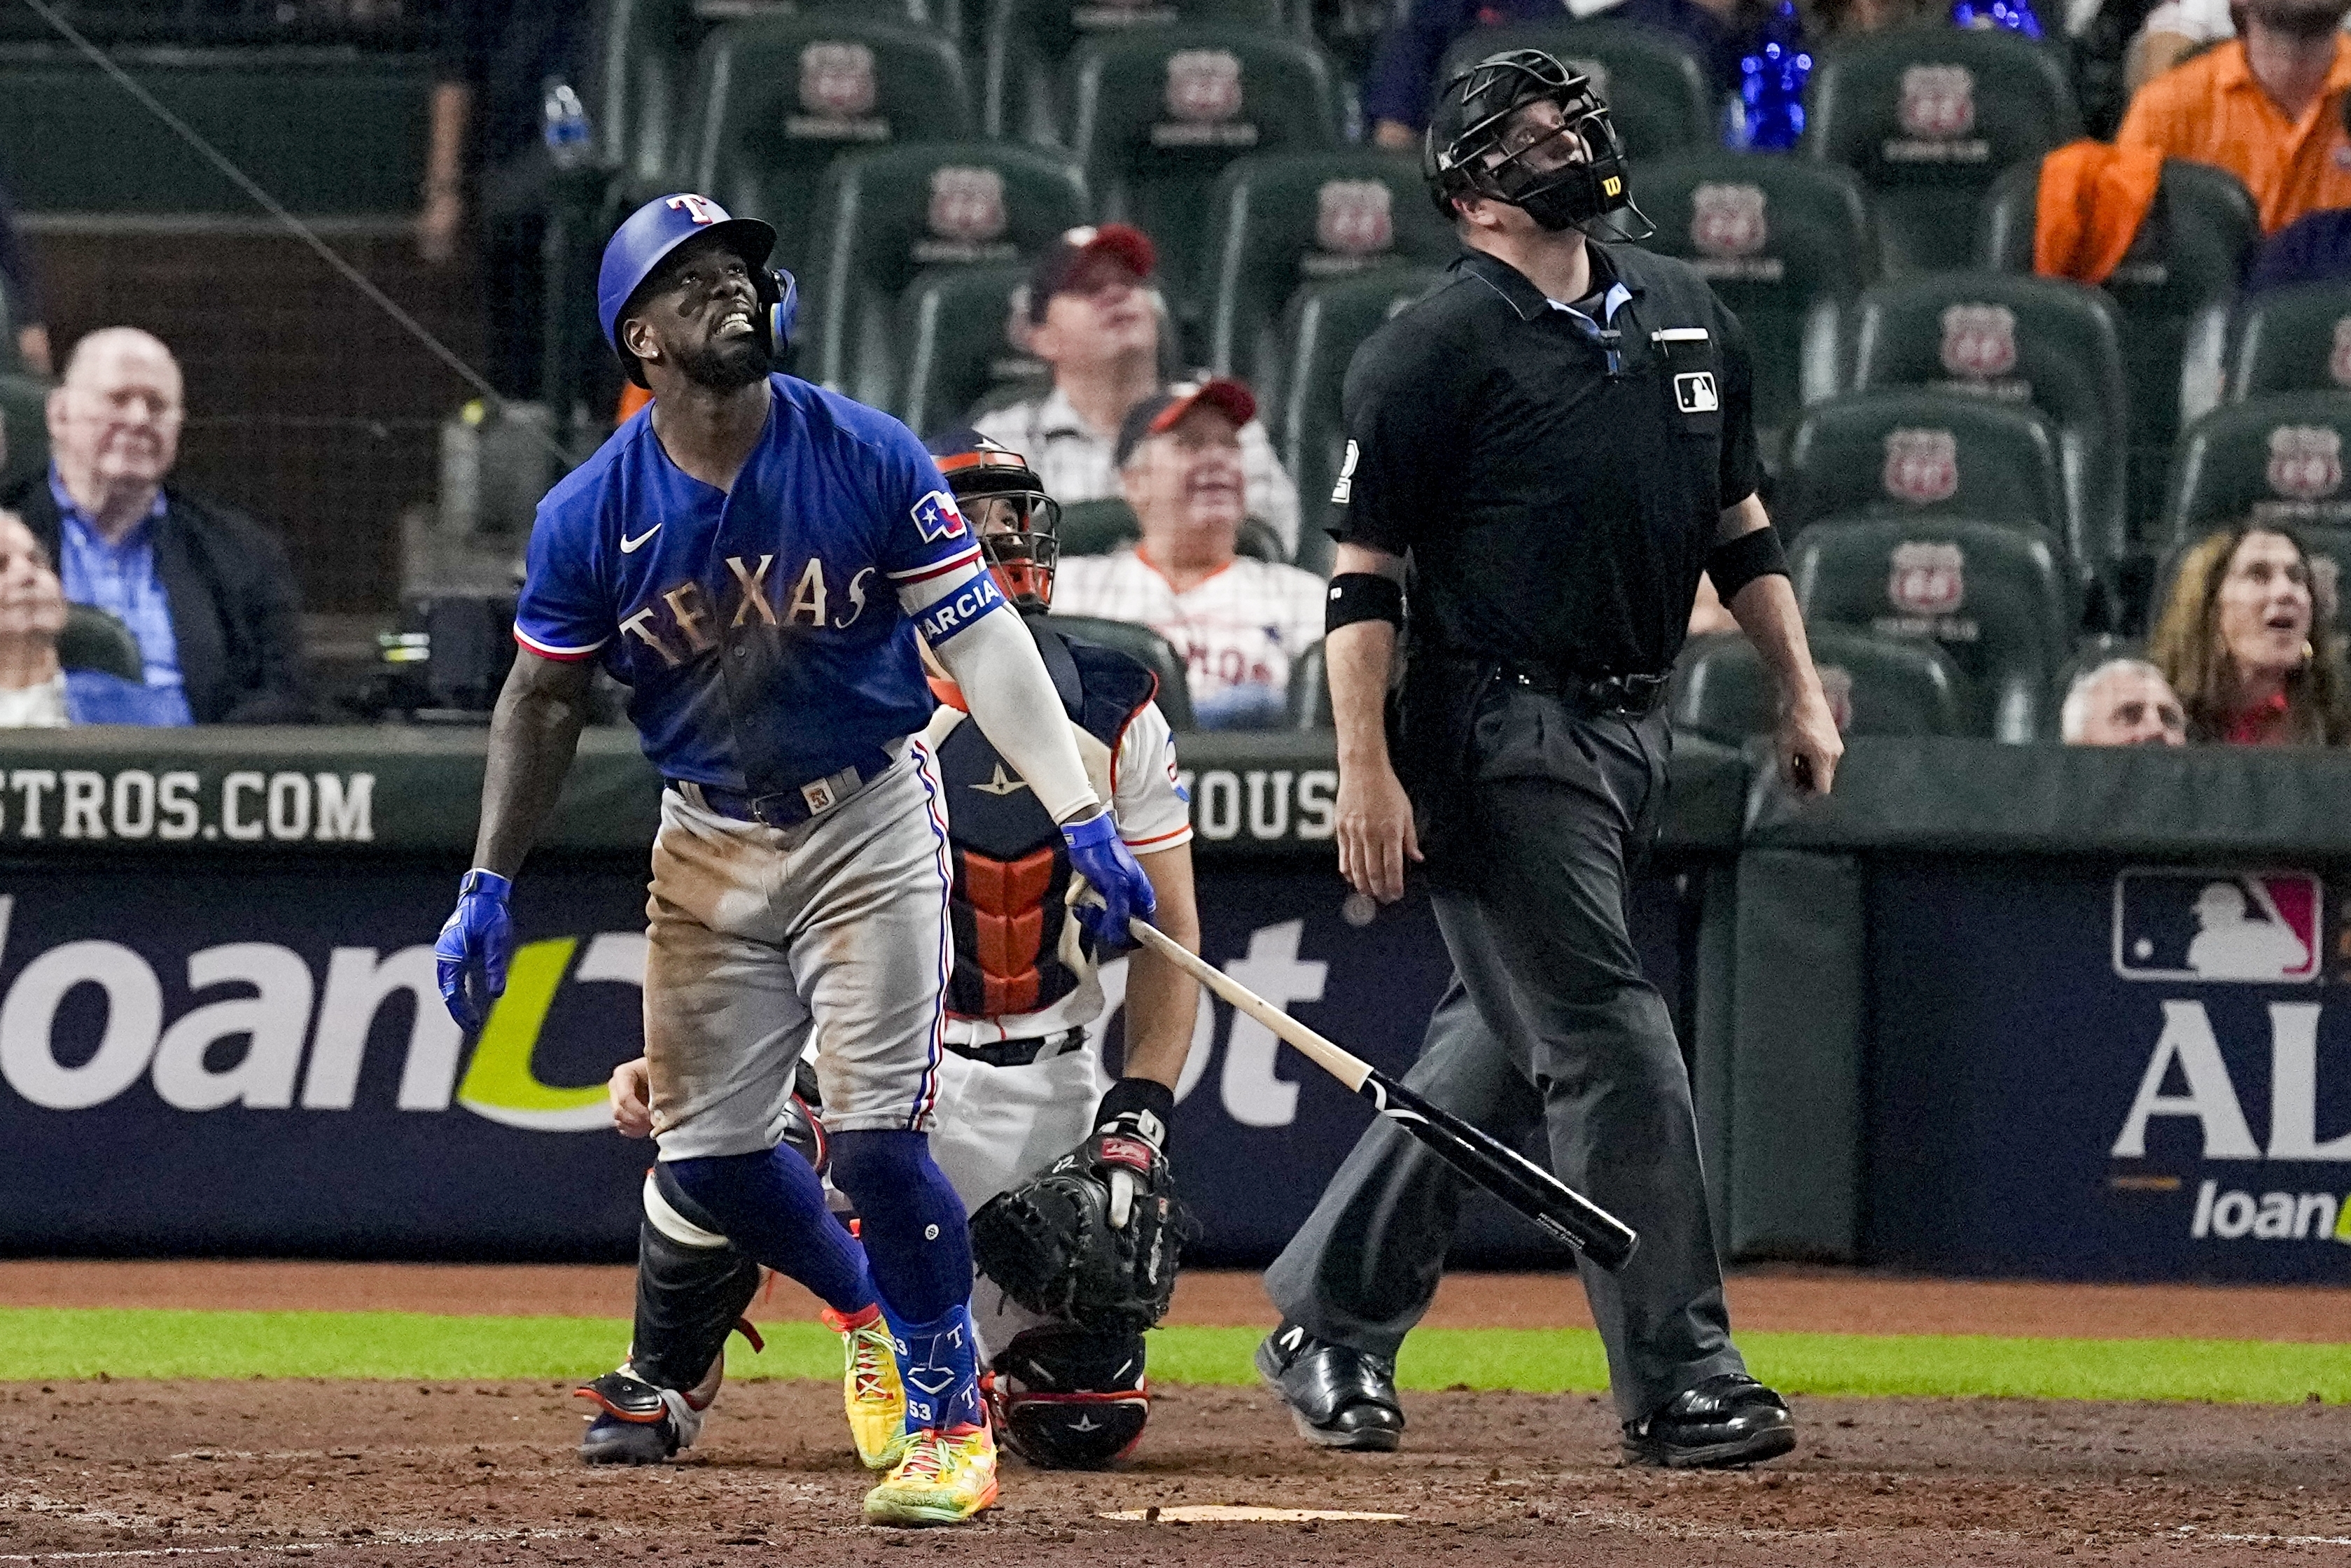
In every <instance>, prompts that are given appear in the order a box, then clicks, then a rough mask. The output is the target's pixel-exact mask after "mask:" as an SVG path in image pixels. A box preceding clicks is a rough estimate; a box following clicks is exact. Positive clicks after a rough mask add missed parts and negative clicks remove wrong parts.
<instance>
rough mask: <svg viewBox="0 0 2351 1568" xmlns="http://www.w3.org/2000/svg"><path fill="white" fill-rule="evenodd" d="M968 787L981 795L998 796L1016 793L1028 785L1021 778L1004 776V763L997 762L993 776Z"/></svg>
mask: <svg viewBox="0 0 2351 1568" xmlns="http://www.w3.org/2000/svg"><path fill="white" fill-rule="evenodd" d="M970 788H971V789H977V790H978V791H979V792H980V793H981V794H983V795H995V796H998V797H999V798H1000V797H1003V796H1006V795H1018V794H1019V793H1020V791H1021V790H1023V789H1027V788H1029V786H1028V783H1027V782H1026V781H1025V780H1023V779H1008V778H1006V777H1005V775H1004V764H1002V763H1001V762H999V763H998V764H997V765H996V777H995V778H993V779H989V780H988V781H987V783H985V784H974V785H971V786H970Z"/></svg>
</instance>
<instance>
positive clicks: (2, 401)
mask: <svg viewBox="0 0 2351 1568" xmlns="http://www.w3.org/2000/svg"><path fill="white" fill-rule="evenodd" d="M48 402H49V387H48V383H47V382H43V381H39V380H37V379H36V378H34V377H32V376H27V375H8V374H0V443H5V460H4V461H0V496H5V495H12V494H14V493H15V492H16V487H17V486H20V485H23V484H26V482H28V481H30V480H31V479H32V478H33V477H34V476H37V475H39V474H43V473H46V472H47V469H48V466H49V421H48Z"/></svg>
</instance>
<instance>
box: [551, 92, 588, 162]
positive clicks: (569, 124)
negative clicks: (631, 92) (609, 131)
mask: <svg viewBox="0 0 2351 1568" xmlns="http://www.w3.org/2000/svg"><path fill="white" fill-rule="evenodd" d="M542 110H543V114H544V118H545V120H546V134H547V157H548V162H551V163H553V164H554V165H555V166H556V167H557V168H558V169H560V170H565V171H567V172H568V171H569V170H573V169H577V168H580V166H582V165H583V164H585V163H586V162H588V158H589V153H590V148H589V145H588V110H586V109H584V108H582V107H581V106H580V95H579V94H578V93H576V92H574V91H572V90H571V84H570V83H569V82H568V81H565V80H564V79H563V78H560V77H549V78H547V97H546V99H545V102H544V104H543V106H542Z"/></svg>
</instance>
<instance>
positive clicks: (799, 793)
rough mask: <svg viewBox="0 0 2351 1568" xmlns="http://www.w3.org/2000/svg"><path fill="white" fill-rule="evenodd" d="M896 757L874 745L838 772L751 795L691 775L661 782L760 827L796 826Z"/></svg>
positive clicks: (865, 781) (878, 774) (698, 803)
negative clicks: (795, 785) (705, 781)
mask: <svg viewBox="0 0 2351 1568" xmlns="http://www.w3.org/2000/svg"><path fill="white" fill-rule="evenodd" d="M895 760H896V758H893V757H892V756H891V754H890V753H889V752H887V751H884V750H883V749H882V748H881V747H878V746H877V747H874V748H873V749H872V751H870V752H868V753H867V754H866V755H865V756H864V757H862V758H859V759H858V760H857V761H855V762H852V763H851V764H850V765H849V766H848V767H846V768H842V769H841V771H839V772H838V773H828V774H826V775H825V776H824V777H823V778H821V779H810V780H809V781H808V782H807V783H805V784H802V785H799V787H798V788H796V789H778V790H776V791H775V792H774V793H772V794H768V795H754V794H751V793H749V792H748V791H747V790H742V789H726V787H724V786H723V785H718V784H696V783H695V781H694V780H693V779H666V780H664V782H665V783H667V784H668V785H669V787H670V788H671V789H674V790H676V791H677V792H678V793H679V794H681V795H683V796H684V797H685V798H686V800H689V801H691V802H692V803H693V804H695V805H696V806H699V807H701V808H702V809H703V810H706V811H716V812H717V813H718V815H720V816H722V817H732V818H734V819H735V820H736V821H738V822H757V823H758V824H759V825H760V826H761V827H763V828H796V827H798V826H799V825H800V824H801V823H802V822H805V821H808V820H809V819H810V818H811V817H821V816H823V815H824V814H825V813H826V812H827V811H830V810H832V809H833V808H834V807H836V806H838V805H840V804H841V803H842V802H843V801H845V800H848V799H849V798H850V797H851V796H852V795H854V794H856V793H857V792H858V791H859V790H860V789H864V788H865V786H867V785H868V784H871V783H872V782H873V780H875V779H879V778H881V777H882V775H883V774H884V773H887V772H888V771H889V770H890V766H891V764H892V763H893V761H895Z"/></svg>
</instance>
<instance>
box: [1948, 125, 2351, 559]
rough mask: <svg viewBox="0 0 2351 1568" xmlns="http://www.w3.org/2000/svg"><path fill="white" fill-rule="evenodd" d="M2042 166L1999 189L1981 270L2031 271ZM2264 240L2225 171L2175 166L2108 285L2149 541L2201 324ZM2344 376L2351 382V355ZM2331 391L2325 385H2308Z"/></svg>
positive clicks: (2136, 521)
mask: <svg viewBox="0 0 2351 1568" xmlns="http://www.w3.org/2000/svg"><path fill="white" fill-rule="evenodd" d="M2040 196H2041V165H2040V164H2039V163H2038V162H2023V163H2019V164H2017V165H2015V166H2014V167H2013V168H2011V169H2010V170H2009V171H2008V172H2006V173H2004V174H2002V175H2001V177H2000V179H1999V180H1998V181H1996V182H1995V183H1993V185H1992V189H1991V195H1990V196H1989V197H1988V198H1986V200H1985V203H1984V210H1983V215H1982V219H1981V221H1980V225H1979V226H1978V229H1977V236H1976V240H1977V243H1976V250H1977V255H1978V258H1979V260H1980V264H1981V265H1982V266H1984V267H1989V268H1991V270H1993V271H1995V272H2016V273H2030V272H2031V271H2032V233H2033V219H2034V209H2035V206H2036V205H2037V204H2038V203H2039V200H2040ZM2261 238H2262V225H2261V217H2260V214H2258V213H2256V212H2255V211H2254V209H2253V199H2252V196H2250V195H2248V194H2247V193H2246V192H2245V187H2244V186H2243V185H2242V184H2241V183H2239V182H2238V180H2237V177H2236V176H2235V175H2233V174H2231V173H2229V172H2227V171H2226V170H2222V169H2215V168H2212V167H2210V166H2209V165H2207V164H2203V163H2190V162H2187V161H2186V160H2184V159H2179V158H2173V159H2168V160H2167V161H2166V162H2165V163H2164V165H2163V183H2162V184H2161V185H2160V186H2158V188H2157V191H2156V197H2155V205H2154V207H2153V208H2152V209H2151V210H2149V212H2148V213H2147V220H2146V221H2145V222H2144V223H2142V224H2140V225H2139V230H2138V235H2137V237H2136V238H2135V239H2133V240H2132V241H2131V247H2130V249H2129V251H2128V252H2127V253H2126V254H2125V255H2124V256H2123V260H2122V265H2121V266H2119V267H2116V269H2115V273H2114V276H2113V277H2109V278H2107V279H2106V281H2105V283H2104V284H2102V285H2100V287H2102V288H2104V289H2105V294H2106V298H2109V299H2111V300H2113V301H2114V304H2115V316H2116V321H2117V323H2118V324H2119V325H2120V327H2121V329H2122V350H2123V376H2124V379H2125V380H2126V382H2128V384H2129V386H2130V388H2131V392H2132V397H2131V405H2130V427H2129V430H2128V431H2127V433H2126V442H2127V452H2128V459H2127V462H2128V473H2129V484H2130V494H2129V499H2128V501H2127V503H2126V507H2127V510H2128V514H2129V520H2130V524H2131V530H2132V532H2133V533H2134V534H2137V533H2140V532H2143V531H2144V529H2145V526H2146V524H2147V523H2148V522H2150V521H2152V520H2153V519H2154V517H2155V516H2156V514H2157V512H2158V511H2159V510H2160V509H2161V507H2162V504H2163V480H2164V474H2165V471H2166V469H2167V468H2168V466H2169V465H2170V458H2171V444H2172V443H2173V442H2174V441H2176V440H2178V439H2179V397H2178V396H2177V395H2176V391H2175V389H2177V388H2178V387H2179V382H2180V373H2181V366H2182V363H2183V361H2184V360H2185V357H2186V353H2187V348H2188V340H2189V334H2190V332H2191V330H2192V329H2193V328H2194V325H2195V323H2196V321H2197V320H2198V319H2199V317H2201V316H2202V315H2203V314H2204V313H2205V312H2207V311H2209V310H2210V309H2211V308H2213V307H2214V306H2216V305H2226V304H2227V303H2228V302H2229V301H2230V300H2231V298H2234V297H2235V295H2236V292H2237V284H2238V282H2239V280H2240V279H2241V277H2243V275H2244V268H2245V265H2246V263H2247V261H2248V260H2250V259H2251V257H2252V252H2253V249H2254V247H2255V246H2258V245H2260V243H2261ZM2345 367H2346V373H2351V353H2346V361H2345ZM2302 384H2305V385H2314V386H2315V385H2325V384H2328V383H2325V382H2305V383H2302Z"/></svg>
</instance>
